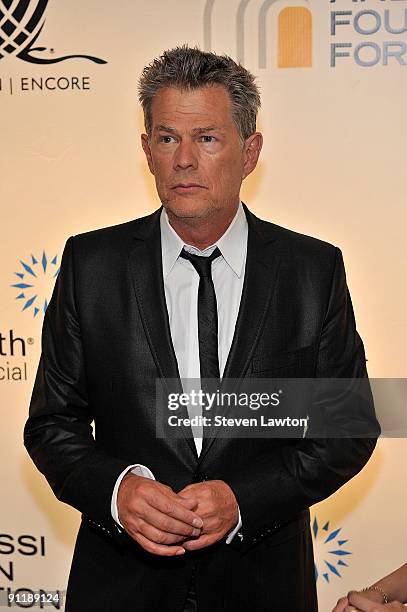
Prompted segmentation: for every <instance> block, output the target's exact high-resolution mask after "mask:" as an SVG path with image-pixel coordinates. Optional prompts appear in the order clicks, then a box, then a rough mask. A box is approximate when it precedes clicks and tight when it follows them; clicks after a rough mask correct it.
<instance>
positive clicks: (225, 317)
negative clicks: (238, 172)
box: [111, 203, 248, 544]
mask: <svg viewBox="0 0 407 612" xmlns="http://www.w3.org/2000/svg"><path fill="white" fill-rule="evenodd" d="M160 230H161V252H162V265H163V281H164V291H165V300H166V305H167V311H168V318H169V324H170V331H171V338H172V342H173V346H174V351H175V356H176V358H177V362H178V370H179V374H180V377H181V379H187V380H190V379H200V376H201V374H200V362H199V341H198V315H197V304H198V287H199V275H198V273H197V271H196V270H195V268H194V267H193V265H192V263H191V262H190V261H188V260H186V259H184V258H182V257H180V256H179V255H180V253H181V251H182V249H183V248H185V250H186V251H189V252H190V253H193V254H195V255H200V256H204V257H208V256H209V255H210V254H211V253H212V252H213V251H214V249H215V248H216V247H218V249H219V250H220V252H221V255H222V256H221V257H218V258H217V259H215V260H214V261H213V263H212V279H213V284H214V288H215V294H216V301H217V310H218V350H219V352H218V355H219V371H220V375H221V377H222V375H223V371H224V369H225V365H226V361H227V357H228V355H229V351H230V347H231V344H232V340H233V335H234V331H235V326H236V320H237V315H238V312H239V306H240V299H241V295H242V289H243V281H244V272H245V264H246V253H247V235H248V226H247V219H246V215H245V213H244V210H243V207H242V204H241V203H240V204H239V207H238V210H237V212H236V215H235V216H234V218H233V220H232V222H231V224H230V225H229V227H228V228H227V230H226V232H225V233H224V234H223V235H222V236H221V237H220V238H219V240H218V241H217V243H216V244H213V245H211V246H209V247H207V248H206V249H204V250H203V251H200V250H199V249H197V248H196V247H194V246H191V245H188V244H185V243H184V242H183V241H182V239H181V238H180V237H179V236H178V234H177V233H176V232H175V230H174V229H173V228H172V227H171V225H170V223H169V221H168V216H167V213H166V211H165V209H163V210H162V212H161V217H160ZM184 390H185V389H184ZM194 441H195V445H196V449H197V453H198V456H199V454H200V452H201V449H202V438H194ZM129 471H132V472H133V473H134V474H137V475H138V476H144V477H146V478H152V479H154V475H153V473H152V472H151V470H150V469H149V468H148V467H146V466H144V465H141V464H135V465H132V466H128V467H127V468H126V469H125V470H124V471H123V472H122V473H121V474H120V476H119V478H118V479H117V482H116V485H115V487H114V491H113V495H112V508H111V510H112V516H113V519H114V520H115V521H116V522H117V523H118V524H119V525H120V521H119V517H118V512H117V493H118V490H119V486H120V483H121V481H122V479H123V477H124V476H125V475H126V474H127V473H128V472H129ZM241 526H242V522H241V517H240V511H239V521H238V524H237V525H236V527H235V528H234V529H233V531H231V532H230V533H229V535H228V537H227V539H226V542H227V543H228V544H229V542H231V541H232V539H233V537H234V536H235V535H236V533H237V532H238V531H239V529H240V528H241Z"/></svg>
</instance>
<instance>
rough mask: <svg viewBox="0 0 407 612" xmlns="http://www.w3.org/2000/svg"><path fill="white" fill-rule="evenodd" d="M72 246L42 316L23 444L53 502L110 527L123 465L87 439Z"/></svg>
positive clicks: (88, 406) (89, 434) (88, 420)
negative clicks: (42, 320) (51, 492)
mask: <svg viewBox="0 0 407 612" xmlns="http://www.w3.org/2000/svg"><path fill="white" fill-rule="evenodd" d="M73 244H74V240H73V239H72V238H70V239H69V240H68V242H67V244H66V247H65V250H64V254H63V257H62V263H61V270H60V274H59V277H58V279H57V282H56V285H55V289H54V292H53V296H52V299H51V302H50V304H49V307H48V309H47V312H46V315H45V320H44V326H43V334H42V356H41V360H40V364H39V367H38V372H37V377H36V381H35V385H34V390H33V394H32V399H31V405H30V413H29V418H28V421H27V423H26V426H25V430H24V443H25V445H26V448H27V450H28V452H29V454H30V455H31V458H32V459H33V461H34V463H35V464H36V466H37V468H38V469H39V470H40V471H41V472H42V473H43V474H44V475H45V477H46V479H47V480H48V482H49V484H50V486H51V487H52V489H53V491H54V493H55V495H56V497H57V498H58V499H60V500H61V501H63V502H66V503H68V504H70V505H71V506H74V507H75V508H77V509H78V510H79V511H81V512H83V513H85V514H86V515H88V516H89V517H91V518H92V519H93V520H94V521H96V522H102V523H104V524H105V525H112V524H113V520H112V518H111V508H110V503H111V496H112V491H113V488H114V485H115V482H116V480H117V477H118V476H119V474H120V473H121V472H122V471H123V470H124V469H125V468H126V466H127V462H125V461H122V460H119V459H116V458H114V457H111V456H108V455H107V454H106V453H105V452H103V451H101V450H99V449H98V447H97V444H96V442H95V439H94V437H93V432H92V425H91V423H92V420H93V410H92V403H91V401H90V399H89V396H88V390H87V384H86V357H85V355H84V351H83V346H82V341H81V327H80V321H79V318H78V314H77V309H76V305H75V271H74V263H73V261H74V259H73ZM99 526H100V525H99Z"/></svg>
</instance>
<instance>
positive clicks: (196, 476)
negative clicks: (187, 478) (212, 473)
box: [193, 472, 209, 482]
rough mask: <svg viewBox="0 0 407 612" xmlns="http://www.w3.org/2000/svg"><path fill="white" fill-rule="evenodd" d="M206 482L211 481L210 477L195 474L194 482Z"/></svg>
mask: <svg viewBox="0 0 407 612" xmlns="http://www.w3.org/2000/svg"><path fill="white" fill-rule="evenodd" d="M204 480H209V476H208V475H207V474H204V473H203V472H195V474H194V476H193V481H194V482H204Z"/></svg>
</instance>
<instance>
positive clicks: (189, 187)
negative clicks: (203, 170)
mask: <svg viewBox="0 0 407 612" xmlns="http://www.w3.org/2000/svg"><path fill="white" fill-rule="evenodd" d="M172 189H173V190H174V191H177V192H178V193H193V192H195V191H199V190H200V189H206V187H204V185H200V184H199V183H177V184H176V185H174V187H173V188H172Z"/></svg>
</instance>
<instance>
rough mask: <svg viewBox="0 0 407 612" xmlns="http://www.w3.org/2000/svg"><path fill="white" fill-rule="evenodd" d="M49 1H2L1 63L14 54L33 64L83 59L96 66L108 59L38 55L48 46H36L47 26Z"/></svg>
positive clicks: (83, 56) (0, 17) (0, 10)
mask: <svg viewBox="0 0 407 612" xmlns="http://www.w3.org/2000/svg"><path fill="white" fill-rule="evenodd" d="M48 1H49V0H0V60H1V59H2V58H3V57H5V56H6V55H13V56H14V55H15V56H16V57H18V58H19V59H21V60H24V61H26V62H30V63H32V64H56V63H58V62H63V61H64V60H67V59H73V58H83V59H87V60H90V61H92V62H95V63H96V64H106V63H107V62H106V61H105V60H102V59H100V58H98V57H92V56H90V55H67V56H64V57H44V56H42V57H41V56H40V55H38V54H41V53H43V52H44V51H47V49H46V47H34V44H35V43H36V41H37V39H38V37H39V35H40V34H41V31H42V29H43V27H44V24H45V10H46V8H47V5H48Z"/></svg>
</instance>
